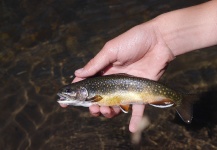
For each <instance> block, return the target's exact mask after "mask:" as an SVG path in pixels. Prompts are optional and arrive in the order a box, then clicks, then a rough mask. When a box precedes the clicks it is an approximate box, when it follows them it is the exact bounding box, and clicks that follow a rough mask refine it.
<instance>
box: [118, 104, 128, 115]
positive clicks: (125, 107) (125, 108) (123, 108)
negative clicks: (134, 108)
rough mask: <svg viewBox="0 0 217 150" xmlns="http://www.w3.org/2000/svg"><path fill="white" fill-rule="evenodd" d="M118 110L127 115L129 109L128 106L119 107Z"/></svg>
mask: <svg viewBox="0 0 217 150" xmlns="http://www.w3.org/2000/svg"><path fill="white" fill-rule="evenodd" d="M120 109H121V110H122V111H123V112H124V113H128V111H129V109H130V105H120Z"/></svg>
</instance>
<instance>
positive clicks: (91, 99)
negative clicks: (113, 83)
mask: <svg viewBox="0 0 217 150" xmlns="http://www.w3.org/2000/svg"><path fill="white" fill-rule="evenodd" d="M101 99H102V96H100V95H95V96H94V97H92V98H90V99H88V100H89V101H92V102H99V101H100V100H101Z"/></svg>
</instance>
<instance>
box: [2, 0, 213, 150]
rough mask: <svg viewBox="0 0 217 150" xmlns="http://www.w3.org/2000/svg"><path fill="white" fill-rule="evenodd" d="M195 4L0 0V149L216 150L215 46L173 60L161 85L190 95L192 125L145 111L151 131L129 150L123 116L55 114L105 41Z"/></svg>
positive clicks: (169, 113)
mask: <svg viewBox="0 0 217 150" xmlns="http://www.w3.org/2000/svg"><path fill="white" fill-rule="evenodd" d="M201 2H203V1H199V0H198V1H193V0H190V1H189V0H188V1H187V0H184V1H178V0H175V1H168V0H165V1H155V0H149V1H145V0H135V1H130V0H125V1H121V0H117V1H113V0H107V1H99V0H92V1H90V0H84V1H79V0H70V1H69V0H61V1H59V0H49V1H36V0H32V1H25V0H21V1H18V0H13V1H12V0H9V1H5V0H2V1H1V2H0V47H1V50H0V85H1V87H0V95H1V99H0V135H1V136H0V149H7V150H14V149H18V150H24V149H31V150H34V149H35V150H38V149H46V150H49V149H52V150H56V149H58V150H59V149H61V150H68V149H70V150H71V149H105V150H106V149H109V150H110V149H125V150H126V149H209V150H210V149H216V148H217V142H216V141H217V126H216V122H217V102H216V98H217V95H216V91H217V86H216V85H217V77H216V75H217V72H216V68H217V59H216V57H217V51H216V49H217V47H211V48H207V49H205V50H199V51H195V52H192V53H189V54H186V55H182V56H180V57H178V58H177V59H176V60H175V61H173V62H172V63H171V64H170V65H169V67H168V70H167V71H166V73H165V74H164V76H163V77H162V78H161V81H162V82H165V83H167V84H169V85H173V86H174V85H175V88H178V89H184V90H186V91H189V92H191V93H196V95H198V96H199V98H200V100H199V101H197V102H196V103H195V105H194V116H195V117H194V119H193V123H192V124H190V125H186V124H184V123H183V122H182V121H181V120H180V118H179V117H178V116H177V114H176V113H175V111H174V110H173V109H166V110H165V109H164V110H161V109H160V110H159V109H155V108H152V107H148V108H147V109H146V112H145V114H146V115H147V116H148V117H149V118H150V120H151V125H150V126H149V127H148V128H147V129H146V130H144V131H143V132H142V137H141V142H140V143H139V144H132V141H131V134H130V132H129V131H128V124H129V119H130V114H121V115H119V116H117V117H116V118H112V119H106V118H104V117H98V118H94V117H91V116H90V115H89V112H88V109H87V108H81V107H69V108H67V109H63V108H60V106H59V105H58V104H57V102H56V99H57V96H56V92H57V91H58V89H59V88H61V87H62V86H63V85H64V84H68V83H70V82H71V80H72V77H73V73H74V70H75V69H77V68H80V67H82V66H83V65H84V64H85V63H86V62H88V60H90V59H91V58H92V57H93V56H94V55H95V54H96V53H97V52H98V51H99V50H100V49H101V48H102V46H103V45H104V44H105V43H106V41H108V40H109V39H111V38H113V37H115V36H117V35H119V34H120V33H122V32H124V31H126V30H127V29H129V28H131V27H133V26H135V25H137V24H140V23H142V22H145V21H147V20H149V19H151V18H153V17H155V16H157V15H159V14H161V13H164V12H168V11H171V10H174V9H178V8H183V7H187V6H192V5H194V4H198V3H201Z"/></svg>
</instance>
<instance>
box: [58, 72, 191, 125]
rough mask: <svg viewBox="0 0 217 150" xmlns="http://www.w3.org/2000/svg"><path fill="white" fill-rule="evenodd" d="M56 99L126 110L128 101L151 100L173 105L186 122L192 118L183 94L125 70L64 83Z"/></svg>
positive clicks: (67, 102)
mask: <svg viewBox="0 0 217 150" xmlns="http://www.w3.org/2000/svg"><path fill="white" fill-rule="evenodd" d="M58 95H59V96H60V99H59V100H58V102H59V103H62V104H63V103H64V102H65V104H68V105H74V106H85V107H89V106H91V105H93V104H97V105H100V106H120V107H121V109H122V111H124V112H127V111H128V107H125V106H126V105H129V104H150V105H152V106H155V107H159V108H166V107H171V106H175V107H176V110H177V112H178V114H179V115H180V117H181V118H182V119H183V121H185V122H186V123H190V122H191V119H192V112H191V106H190V105H189V104H188V103H186V102H184V99H183V97H184V96H183V94H181V93H179V92H176V91H175V90H173V89H171V88H168V87H167V86H165V85H163V84H160V83H159V82H156V81H153V80H149V79H145V78H139V77H134V76H130V75H126V74H113V75H107V76H99V77H95V78H88V79H85V80H82V81H79V82H76V83H72V84H70V85H67V86H65V87H63V89H62V90H61V91H60V92H59V93H58Z"/></svg>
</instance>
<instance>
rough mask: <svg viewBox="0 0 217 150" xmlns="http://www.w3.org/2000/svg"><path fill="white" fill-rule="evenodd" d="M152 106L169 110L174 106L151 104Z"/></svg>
mask: <svg viewBox="0 0 217 150" xmlns="http://www.w3.org/2000/svg"><path fill="white" fill-rule="evenodd" d="M149 105H151V106H154V107H157V108H167V107H171V106H173V105H174V104H168V105H155V104H149Z"/></svg>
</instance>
